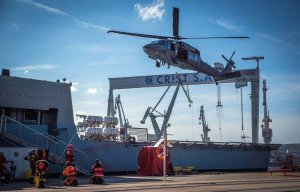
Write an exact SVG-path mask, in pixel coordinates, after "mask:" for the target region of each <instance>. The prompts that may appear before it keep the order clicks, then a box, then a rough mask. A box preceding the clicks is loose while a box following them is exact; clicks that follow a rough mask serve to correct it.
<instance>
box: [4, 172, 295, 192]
mask: <svg viewBox="0 0 300 192" xmlns="http://www.w3.org/2000/svg"><path fill="white" fill-rule="evenodd" d="M299 179H300V172H297V173H295V172H293V173H292V172H288V173H287V174H286V175H285V176H284V174H283V173H273V175H270V173H267V172H248V173H216V172H215V173H201V174H196V175H180V176H169V177H167V178H166V182H165V183H164V182H163V177H137V176H134V175H132V176H130V175H126V176H107V177H105V181H106V184H104V185H91V184H88V178H86V177H80V178H79V186H77V187H65V186H62V181H61V182H59V179H58V178H50V179H47V188H46V189H43V191H66V190H67V191H69V190H72V191H147V192H152V191H172V192H175V191H180V192H182V191H244V192H250V191H272V192H274V191H300V182H299ZM0 190H1V191H2V190H4V191H21V190H22V191H23V192H24V191H28V192H29V191H30V192H31V191H40V190H39V189H37V188H34V187H33V186H32V184H28V182H24V181H22V182H17V183H15V184H7V185H5V186H0Z"/></svg>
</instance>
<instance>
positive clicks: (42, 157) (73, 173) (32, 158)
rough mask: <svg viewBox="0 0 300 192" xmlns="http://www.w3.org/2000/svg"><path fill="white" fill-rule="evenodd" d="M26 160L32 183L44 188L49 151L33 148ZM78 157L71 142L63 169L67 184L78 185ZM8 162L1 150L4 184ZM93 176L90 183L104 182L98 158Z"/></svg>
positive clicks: (0, 170) (0, 164)
mask: <svg viewBox="0 0 300 192" xmlns="http://www.w3.org/2000/svg"><path fill="white" fill-rule="evenodd" d="M24 159H25V160H28V161H29V164H30V169H31V174H30V183H31V184H35V186H36V187H37V188H44V187H45V183H46V179H45V175H46V173H47V171H48V166H49V164H48V151H47V150H35V149H32V150H31V151H30V152H29V153H28V155H27V156H26V157H24ZM75 161H76V159H75V158H74V145H73V144H69V145H68V147H67V150H66V167H65V168H64V170H63V178H65V180H64V185H65V186H77V185H78V180H77V168H76V166H75ZM6 163H7V161H6V158H5V156H4V154H3V153H1V152H0V182H1V185H3V184H4V183H5V182H6V180H7V179H6V173H7V171H6V170H7V169H6V166H5V164H6ZM10 169H11V171H13V172H14V173H15V171H16V166H13V163H12V166H11V167H10ZM91 174H92V177H91V179H90V180H89V183H90V184H103V182H104V180H103V177H104V166H103V165H102V163H101V162H100V161H99V160H98V159H96V160H95V164H94V165H93V166H92V168H91Z"/></svg>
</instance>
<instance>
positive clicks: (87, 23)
mask: <svg viewBox="0 0 300 192" xmlns="http://www.w3.org/2000/svg"><path fill="white" fill-rule="evenodd" d="M73 19H74V20H75V22H76V23H78V24H79V25H81V26H82V27H86V28H94V29H99V30H102V31H108V30H109V28H107V27H104V26H101V25H96V24H94V23H89V22H85V21H81V20H79V19H76V18H75V17H73Z"/></svg>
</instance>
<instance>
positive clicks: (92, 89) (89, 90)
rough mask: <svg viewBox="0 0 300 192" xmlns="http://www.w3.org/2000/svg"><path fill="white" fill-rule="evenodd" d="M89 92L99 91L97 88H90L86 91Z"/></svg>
mask: <svg viewBox="0 0 300 192" xmlns="http://www.w3.org/2000/svg"><path fill="white" fill-rule="evenodd" d="M86 92H87V93H88V94H92V95H93V94H96V93H97V88H88V90H87V91H86Z"/></svg>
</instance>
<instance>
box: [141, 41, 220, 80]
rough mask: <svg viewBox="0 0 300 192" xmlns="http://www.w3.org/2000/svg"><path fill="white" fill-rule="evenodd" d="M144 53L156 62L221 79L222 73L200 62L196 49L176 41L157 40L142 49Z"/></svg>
mask: <svg viewBox="0 0 300 192" xmlns="http://www.w3.org/2000/svg"><path fill="white" fill-rule="evenodd" d="M143 49H144V51H145V53H146V54H147V55H148V56H149V57H150V58H151V59H154V60H155V61H156V62H159V63H160V64H162V65H164V64H167V65H168V66H170V65H172V66H175V67H179V68H182V69H188V70H194V71H198V72H201V73H205V74H207V75H210V76H213V77H216V78H217V79H223V78H222V76H223V74H222V72H221V71H220V70H218V69H216V68H214V67H212V66H210V65H208V64H207V63H206V62H204V61H202V60H201V57H200V52H199V50H198V49H196V48H194V47H192V46H191V45H189V44H187V43H185V42H182V41H176V40H170V39H166V40H157V41H153V42H151V43H149V44H147V45H145V46H144V47H143Z"/></svg>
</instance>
